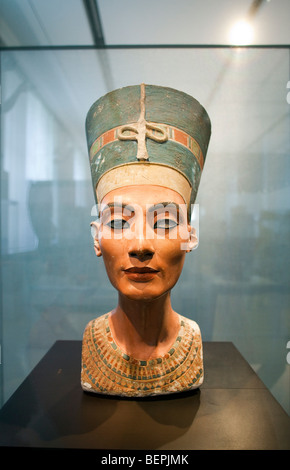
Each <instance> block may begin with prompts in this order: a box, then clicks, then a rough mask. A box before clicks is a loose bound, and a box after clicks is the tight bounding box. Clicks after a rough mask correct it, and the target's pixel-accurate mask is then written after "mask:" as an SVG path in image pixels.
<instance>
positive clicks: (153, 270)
mask: <svg viewBox="0 0 290 470" xmlns="http://www.w3.org/2000/svg"><path fill="white" fill-rule="evenodd" d="M116 201H117V203H116ZM169 202H170V204H168V203H169ZM113 203H115V205H114V207H112V206H113ZM160 203H162V204H160ZM92 225H93V226H94V229H95V240H94V247H95V252H96V255H97V256H103V259H104V263H105V267H106V271H107V274H108V277H109V279H110V281H111V283H112V285H113V286H114V287H115V288H116V289H117V291H118V305H117V307H116V308H115V309H114V310H113V311H112V312H111V313H110V317H109V323H110V328H111V331H112V335H113V337H114V340H115V342H116V344H117V345H118V346H119V348H120V349H121V350H122V351H123V352H125V353H126V354H128V355H130V356H133V357H134V358H136V359H140V360H148V359H150V358H156V357H160V356H162V355H164V354H165V353H166V352H167V351H168V350H169V349H170V347H171V345H172V344H173V343H174V341H175V339H176V336H177V335H178V331H179V328H180V324H179V316H178V314H177V312H175V311H174V310H173V309H172V306H171V299H170V292H171V289H172V288H173V286H174V285H175V284H176V282H177V281H178V278H179V276H180V274H181V271H182V268H183V264H184V260H185V255H186V252H189V251H191V250H192V249H193V248H194V247H195V246H196V245H197V238H196V236H195V231H194V230H193V229H192V228H191V226H190V225H189V223H188V220H187V212H186V206H185V204H184V200H183V199H182V197H181V196H180V195H179V194H178V193H177V192H175V191H173V190H171V189H167V188H165V187H160V186H154V185H150V186H148V185H144V186H142V185H141V186H140V185H138V186H127V187H122V188H118V189H116V190H114V191H111V192H109V193H108V194H107V195H106V196H105V197H104V198H103V200H102V203H101V217H100V220H99V221H97V222H93V224H92ZM183 243H186V244H187V245H186V249H182V244H183Z"/></svg>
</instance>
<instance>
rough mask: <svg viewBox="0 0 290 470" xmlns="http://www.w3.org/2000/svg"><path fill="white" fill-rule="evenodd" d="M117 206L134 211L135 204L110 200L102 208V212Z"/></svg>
mask: <svg viewBox="0 0 290 470" xmlns="http://www.w3.org/2000/svg"><path fill="white" fill-rule="evenodd" d="M111 207H112V208H115V207H118V208H121V209H127V210H128V211H130V212H134V211H135V209H134V207H133V206H130V204H126V203H121V202H108V203H107V204H105V207H104V208H103V209H102V210H101V212H104V211H105V210H106V209H108V208H109V209H110V208H111Z"/></svg>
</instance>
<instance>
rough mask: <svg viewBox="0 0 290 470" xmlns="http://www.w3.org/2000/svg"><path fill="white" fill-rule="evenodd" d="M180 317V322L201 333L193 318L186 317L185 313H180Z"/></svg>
mask: <svg viewBox="0 0 290 470" xmlns="http://www.w3.org/2000/svg"><path fill="white" fill-rule="evenodd" d="M179 318H180V322H181V323H183V324H184V325H185V326H187V328H189V329H190V330H192V331H193V332H194V333H196V334H199V335H200V328H199V326H198V324H197V323H196V322H195V321H194V320H191V318H187V317H184V316H183V315H179Z"/></svg>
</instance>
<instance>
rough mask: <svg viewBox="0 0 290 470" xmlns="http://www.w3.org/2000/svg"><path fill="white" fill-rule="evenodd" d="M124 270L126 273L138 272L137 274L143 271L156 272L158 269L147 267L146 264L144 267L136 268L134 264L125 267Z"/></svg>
mask: <svg viewBox="0 0 290 470" xmlns="http://www.w3.org/2000/svg"><path fill="white" fill-rule="evenodd" d="M125 272H126V273H138V274H143V273H158V271H157V270H156V269H153V268H149V267H148V266H146V267H144V268H136V266H134V268H128V269H125Z"/></svg>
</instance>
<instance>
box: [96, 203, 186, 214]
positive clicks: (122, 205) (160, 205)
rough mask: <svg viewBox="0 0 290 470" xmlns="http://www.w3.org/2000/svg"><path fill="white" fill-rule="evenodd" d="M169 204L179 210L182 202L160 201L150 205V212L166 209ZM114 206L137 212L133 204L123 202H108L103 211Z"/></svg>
mask: <svg viewBox="0 0 290 470" xmlns="http://www.w3.org/2000/svg"><path fill="white" fill-rule="evenodd" d="M167 206H173V207H175V208H176V209H177V210H178V212H179V209H180V204H177V203H176V202H173V201H164V202H158V203H157V204H154V205H153V206H151V207H149V209H148V212H150V213H151V212H154V211H157V210H159V209H164V208H165V207H167ZM114 207H118V208H121V209H127V210H128V211H130V212H135V209H134V207H133V206H131V205H130V204H126V203H121V202H108V203H107V204H105V207H104V209H102V212H103V211H105V210H106V209H108V208H109V209H110V208H114Z"/></svg>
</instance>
